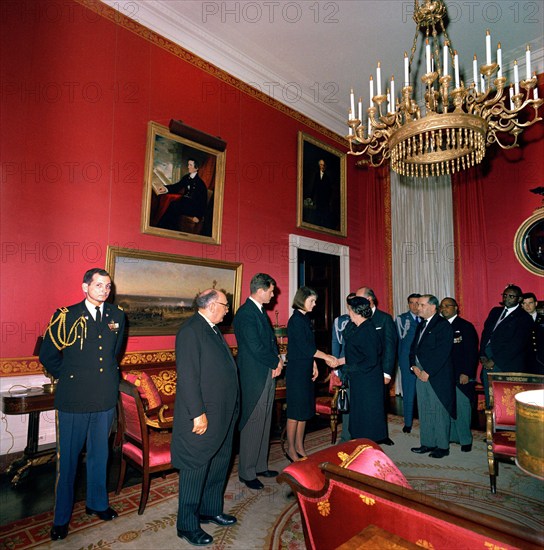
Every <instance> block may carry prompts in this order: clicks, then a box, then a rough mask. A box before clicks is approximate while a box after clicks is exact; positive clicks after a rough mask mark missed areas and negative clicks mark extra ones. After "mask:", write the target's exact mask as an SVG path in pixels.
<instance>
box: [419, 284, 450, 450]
mask: <svg viewBox="0 0 544 550" xmlns="http://www.w3.org/2000/svg"><path fill="white" fill-rule="evenodd" d="M418 315H419V316H420V317H421V318H422V319H423V321H422V322H421V323H419V325H418V327H417V330H416V334H415V337H414V341H413V342H412V348H411V350H410V363H411V365H412V370H413V371H414V374H415V375H416V377H417V380H416V392H417V410H418V414H419V429H420V442H421V445H420V446H419V447H413V448H412V449H411V451H412V452H413V453H418V454H425V453H429V456H431V457H432V458H443V457H445V456H448V455H449V454H450V450H449V448H450V422H451V418H456V411H455V378H454V372H453V365H452V361H451V351H452V346H453V329H452V328H451V325H450V324H449V323H448V321H446V319H444V318H443V317H440V315H439V314H438V299H437V298H436V296H433V295H432V294H422V296H421V297H420V298H419V299H418Z"/></svg>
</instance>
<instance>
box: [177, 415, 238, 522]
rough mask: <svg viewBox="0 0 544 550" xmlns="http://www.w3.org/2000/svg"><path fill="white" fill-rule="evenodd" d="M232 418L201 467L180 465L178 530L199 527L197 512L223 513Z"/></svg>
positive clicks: (232, 427)
mask: <svg viewBox="0 0 544 550" xmlns="http://www.w3.org/2000/svg"><path fill="white" fill-rule="evenodd" d="M233 432H234V419H232V420H231V424H230V426H229V430H228V432H227V435H226V437H225V440H224V441H223V444H222V445H221V447H220V448H219V450H218V451H217V453H216V454H215V455H214V456H213V457H212V458H211V459H210V460H209V461H207V462H206V463H204V464H202V466H200V468H196V469H194V470H186V469H180V471H179V495H178V519H177V528H178V529H179V530H180V531H194V530H195V529H198V528H199V527H200V519H199V515H200V514H203V515H205V516H217V515H219V514H222V513H223V495H224V492H225V485H226V481H227V475H228V468H229V463H230V459H231V456H232V436H233Z"/></svg>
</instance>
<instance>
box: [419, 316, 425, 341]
mask: <svg viewBox="0 0 544 550" xmlns="http://www.w3.org/2000/svg"><path fill="white" fill-rule="evenodd" d="M426 326H427V319H423V320H422V321H421V323H420V327H421V328H420V330H419V339H418V343H419V341H420V340H421V337H422V336H423V331H424V330H425V327H426Z"/></svg>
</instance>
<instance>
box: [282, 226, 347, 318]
mask: <svg viewBox="0 0 544 550" xmlns="http://www.w3.org/2000/svg"><path fill="white" fill-rule="evenodd" d="M299 249H301V250H311V251H312V252H320V253H321V254H330V255H332V256H339V257H340V304H341V308H340V309H341V312H342V313H345V309H346V303H345V302H346V296H347V295H348V293H349V287H350V280H349V247H348V246H342V245H340V244H336V243H330V242H327V241H319V240H317V239H312V238H310V237H303V236H301V235H292V234H290V235H289V304H292V303H293V298H294V297H295V292H296V291H297V289H298V272H297V268H298V251H299Z"/></svg>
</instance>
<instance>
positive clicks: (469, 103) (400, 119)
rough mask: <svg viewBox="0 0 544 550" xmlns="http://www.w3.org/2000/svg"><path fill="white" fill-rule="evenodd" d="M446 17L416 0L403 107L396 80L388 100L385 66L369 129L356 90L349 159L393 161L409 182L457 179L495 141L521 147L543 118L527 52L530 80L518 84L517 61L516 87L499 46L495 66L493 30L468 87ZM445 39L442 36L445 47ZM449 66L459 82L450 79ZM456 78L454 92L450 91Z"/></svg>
mask: <svg viewBox="0 0 544 550" xmlns="http://www.w3.org/2000/svg"><path fill="white" fill-rule="evenodd" d="M445 14H446V6H445V4H444V2H443V1H442V0H424V2H422V3H421V4H419V2H418V0H415V1H414V16H413V19H414V21H415V23H416V34H415V36H414V41H413V45H412V50H411V56H410V58H409V59H408V54H407V53H406V52H405V53H404V85H403V87H402V91H401V98H400V101H399V100H398V99H397V98H396V97H395V80H394V78H393V77H391V81H390V89H388V90H387V93H386V94H382V89H381V86H382V82H381V66H380V63H378V67H377V70H376V84H377V94H376V95H374V80H373V77H372V76H371V77H370V97H371V98H372V101H371V104H370V105H371V106H370V107H369V108H368V109H367V114H368V118H367V124H366V125H365V124H364V122H363V112H362V100H361V99H360V100H359V103H358V117H357V116H356V113H355V98H354V93H353V90H351V94H350V107H351V109H350V111H349V115H348V127H349V135H348V136H346V137H347V139H348V141H349V148H350V150H349V151H348V154H350V155H357V156H360V155H366V159H365V161H364V163H365V164H366V163H368V164H370V165H371V166H374V167H377V166H381V165H382V164H383V163H384V162H385V161H386V160H389V159H390V161H391V168H392V169H393V170H394V171H395V172H397V173H399V174H401V175H403V176H417V177H428V176H440V175H443V174H453V173H455V172H459V171H461V170H465V169H467V168H470V167H471V166H474V165H476V164H479V163H480V162H481V161H482V159H483V158H484V156H485V151H486V147H488V146H490V145H492V144H494V143H498V144H499V146H500V147H501V148H503V149H511V148H513V147H517V146H518V137H519V135H520V134H521V133H522V132H523V130H524V129H525V128H527V127H529V126H532V125H533V124H535V123H536V122H538V121H540V120H542V118H541V117H539V116H538V109H539V108H540V106H541V105H542V103H543V101H544V100H543V99H539V98H538V88H537V77H536V73H533V74H532V73H531V51H530V49H529V46H527V50H526V55H525V64H526V67H525V68H526V78H525V79H524V80H521V81H520V80H519V71H518V65H517V61H515V62H514V83H513V84H511V85H510V86H508V85H507V82H506V78H505V77H504V76H503V75H502V69H503V67H502V51H501V45H500V43H499V44H498V46H497V61H496V62H492V60H491V35H490V32H489V31H487V33H486V62H485V64H484V65H482V66H480V67H479V69H478V64H477V59H476V55H475V56H474V60H473V78H474V82H473V83H472V84H471V85H470V86H469V87H465V85H464V82H463V81H461V80H460V77H459V58H458V54H457V51H455V50H453V48H452V46H451V41H450V40H449V37H448V35H447V32H446V29H445V27H444V24H443V18H444V16H445ZM419 30H421V31H422V32H423V34H424V35H425V62H426V63H425V66H426V72H425V74H424V75H423V76H422V77H421V81H422V83H423V85H424V87H425V93H424V102H425V109H424V113H423V114H422V112H421V109H420V107H419V105H418V104H417V102H416V101H415V100H414V98H413V93H414V88H413V87H412V86H411V84H410V80H409V77H410V66H411V65H412V61H413V59H414V55H415V51H416V46H417V39H418V35H419ZM440 34H442V35H443V36H444V41H443V42H442V43H441V42H440V39H439V35H440ZM441 53H442V56H441V55H440V54H441ZM441 57H442V62H441ZM450 62H451V66H452V68H453V73H454V79H452V76H451V75H450V73H449V65H450ZM452 80H453V89H450V85H451V84H452ZM531 107H532V110H531ZM522 112H523V113H522ZM520 115H521V117H520ZM365 126H366V127H365Z"/></svg>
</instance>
